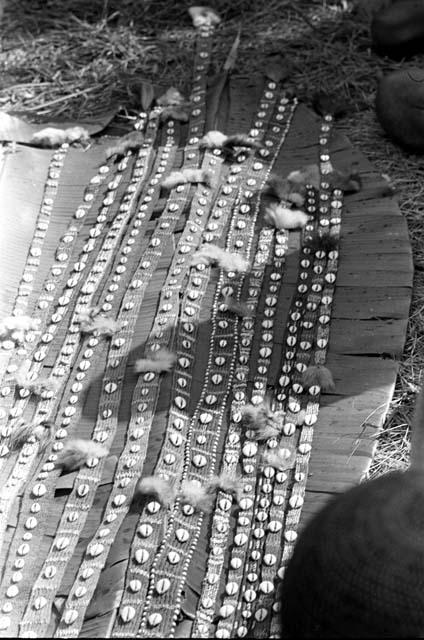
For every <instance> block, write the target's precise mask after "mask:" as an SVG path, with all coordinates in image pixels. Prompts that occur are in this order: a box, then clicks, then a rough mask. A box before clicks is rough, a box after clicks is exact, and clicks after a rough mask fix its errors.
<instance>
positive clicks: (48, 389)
mask: <svg viewBox="0 0 424 640" xmlns="http://www.w3.org/2000/svg"><path fill="white" fill-rule="evenodd" d="M15 381H16V384H17V385H18V387H20V388H21V389H27V390H28V391H31V393H33V394H34V395H36V396H43V395H45V394H51V393H56V392H57V391H58V389H59V387H60V381H59V380H58V379H57V378H35V379H32V378H30V377H29V376H28V372H25V371H23V370H22V369H21V370H19V371H18V372H17V373H16V375H15Z"/></svg>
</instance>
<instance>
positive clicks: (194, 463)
mask: <svg viewBox="0 0 424 640" xmlns="http://www.w3.org/2000/svg"><path fill="white" fill-rule="evenodd" d="M274 89H275V85H274ZM268 94H269V95H268V96H266V97H267V99H272V98H273V92H272V91H271V92H268ZM284 102H285V101H284ZM273 133H274V134H277V133H279V134H280V135H281V128H280V127H277V130H276V131H273ZM269 142H270V143H271V144H270V145H268V146H273V145H274V143H273V142H272V141H269ZM280 144H282V142H280ZM279 146H280V145H278V149H279ZM271 166H272V165H271V163H269V164H267V167H266V168H264V165H263V163H262V162H254V163H253V167H252V170H253V171H254V172H258V171H264V174H265V175H264V176H263V181H262V184H264V183H265V181H266V179H267V175H268V174H269V172H270V170H271ZM249 209H250V207H249ZM258 209H259V206H257V207H256V210H255V211H254V212H252V213H253V216H252V217H251V218H250V220H249V222H250V224H252V225H254V222H255V220H256V216H257V214H258ZM240 210H241V207H240ZM246 213H249V211H246V212H243V215H245V214H246ZM252 228H253V226H252ZM232 231H233V232H234V233H232ZM238 233H239V231H238V229H237V225H236V224H234V225H232V226H231V228H230V233H229V237H228V239H227V246H232V242H233V241H234V237H233V236H234V235H237V234H238ZM244 233H245V234H246V236H247V237H249V240H250V241H249V247H248V253H247V255H249V253H250V245H251V242H252V240H253V238H252V234H251V233H249V228H246V231H245V232H244ZM248 234H249V235H248ZM232 275H233V274H231V273H229V274H228V277H227V278H226V281H227V282H228V283H229V284H231V280H232V278H231V276H232ZM222 280H223V279H222V277H221V278H220V282H221V281H222ZM222 288H223V287H222ZM219 290H220V287H219V285H218V288H217V293H219ZM236 297H237V296H236ZM216 306H217V298H215V302H214V307H213V314H212V325H213V330H212V336H211V343H210V350H209V353H210V354H213V353H216V352H217V349H218V353H219V350H220V349H223V350H225V351H224V352H223V353H225V352H227V351H228V352H229V348H230V345H229V344H228V340H227V338H226V337H225V336H226V335H229V334H228V333H227V332H228V327H225V328H224V334H223V335H224V337H223V338H219V335H220V333H221V331H222V330H220V331H219V332H218V335H217V337H218V344H217V345H216V346H215V344H214V343H215V340H214V335H215V332H214V330H215V329H216V328H218V327H217V318H219V315H220V313H219V309H218V310H217V309H216ZM229 324H231V323H229ZM234 324H235V325H236V323H234ZM233 343H234V346H233V349H232V352H229V353H231V359H230V362H231V366H230V370H229V373H230V377H229V380H230V379H231V375H232V370H233V366H234V361H235V355H236V353H235V349H236V343H237V340H233ZM213 370H214V365H213V364H212V365H208V367H207V370H206V377H205V378H206V380H205V385H204V387H203V390H202V394H201V399H200V406H202V405H203V402H204V403H205V404H206V405H207V406H206V407H205V408H206V409H208V408H209V409H210V408H211V407H213V405H216V406H217V407H218V408H217V410H216V415H217V416H218V418H217V420H216V421H215V422H214V426H215V430H212V429H211V427H209V428H208V427H206V428H205V426H204V425H203V424H202V423H201V421H197V419H196V420H195V421H192V422H191V424H190V429H189V437H188V439H187V447H186V450H187V451H188V450H189V446H188V443H191V442H193V441H195V438H197V437H198V436H199V435H200V436H205V435H209V434H210V435H211V436H212V438H213V440H212V442H211V443H210V444H211V446H210V447H208V449H207V450H206V449H205V450H204V452H203V453H202V454H195V455H196V456H200V457H196V458H195V457H192V456H191V454H190V458H189V459H188V457H187V464H186V465H185V466H186V470H185V473H183V478H184V477H188V478H189V479H201V478H203V479H205V478H207V477H208V475H210V474H211V473H213V468H214V460H215V456H216V447H217V440H218V437H219V431H220V423H221V421H222V409H221V407H222V406H224V405H225V401H226V397H227V395H228V392H229V389H228V386H227V388H226V389H225V395H224V398H223V402H221V403H220V404H219V403H218V396H217V394H216V393H214V389H213V387H212V389H211V392H210V393H208V392H207V389H208V387H209V386H210V382H209V380H211V376H212V375H214V373H213ZM226 384H227V385H228V382H227V383H226ZM224 385H225V383H224ZM219 409H221V410H219ZM208 431H209V433H208ZM205 440H206V442H205V444H206V443H208V444H209V442H208V438H206V439H205ZM202 444H203V443H202ZM201 446H202V445H200V444H199V447H201ZM191 448H192V447H191ZM208 458H209V459H208ZM188 463H189V464H188ZM184 516H185V517H184ZM202 517H203V516H202V515H199V516H197V515H196V514H193V513H186V514H184V511H183V512H182V514H180V513H179V511H178V512H177V514H176V521H178V522H181V524H182V526H186V527H187V526H189V527H190V529H192V530H193V535H192V536H191V539H190V536H189V539H188V540H187V542H188V543H190V544H189V545H187V546H188V547H189V550H188V552H186V551H184V553H185V554H186V555H185V566H184V568H183V569H182V574H181V575H180V576H179V578H180V579H179V580H177V581H175V582H174V584H173V585H172V587H173V588H171V589H170V594H169V595H168V596H167V597H168V601H169V600H171V599H172V601H173V602H174V603H175V608H174V616H173V621H172V625H171V628H170V629H169V628H168V629H169V632H170V633H171V634H172V633H173V631H174V629H175V624H176V619H177V616H178V613H179V608H180V604H181V591H182V587H183V584H184V581H185V577H186V573H187V569H188V565H189V562H190V560H191V556H192V554H193V552H194V550H195V546H196V543H197V539H198V536H199V533H200V527H201V522H202ZM188 519H189V520H190V521H191V522H187V520H188ZM165 549H166V545H164V546H163V547H162V548H161V549H160V551H159V554H158V556H157V557H158V558H161V557H163V556H164V555H165ZM156 564H158V565H159V562H158V563H154V564H153V567H152V571H151V582H150V588H149V593H148V596H147V599H146V608H145V611H144V613H143V620H142V626H141V628H140V631H141V632H142V633H147V631H145V630H144V631H143V628H144V629H145V623H146V618H147V617H148V615H149V607H150V608H159V607H160V604H159V602H157V601H155V602H152V604H150V603H151V600H152V597H153V587H152V585H153V584H154V581H155V580H156V573H159V574H160V572H161V571H163V570H166V569H165V566H166V565H165V564H164V561H162V563H161V564H162V565H163V566H164V569H158V570H156ZM158 632H160V633H163V632H165V631H164V629H163V627H161V628H160V630H158Z"/></svg>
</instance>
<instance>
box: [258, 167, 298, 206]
mask: <svg viewBox="0 0 424 640" xmlns="http://www.w3.org/2000/svg"><path fill="white" fill-rule="evenodd" d="M265 193H266V194H267V195H269V196H271V197H273V198H277V200H280V201H283V202H290V203H291V204H295V205H296V206H297V207H301V206H303V204H304V203H305V194H306V189H305V188H304V186H303V185H301V184H297V183H290V182H289V181H288V180H287V179H285V180H284V179H283V178H280V177H279V176H277V175H275V173H273V174H271V175H270V177H269V178H268V180H267V182H266V185H265Z"/></svg>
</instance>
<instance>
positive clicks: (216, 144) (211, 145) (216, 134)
mask: <svg viewBox="0 0 424 640" xmlns="http://www.w3.org/2000/svg"><path fill="white" fill-rule="evenodd" d="M226 139H227V136H226V135H225V133H222V132H221V131H215V130H214V131H208V132H207V133H206V134H205V135H204V136H203V138H201V140H200V142H199V147H200V148H201V149H203V148H206V149H222V147H223V146H224V143H225V141H226Z"/></svg>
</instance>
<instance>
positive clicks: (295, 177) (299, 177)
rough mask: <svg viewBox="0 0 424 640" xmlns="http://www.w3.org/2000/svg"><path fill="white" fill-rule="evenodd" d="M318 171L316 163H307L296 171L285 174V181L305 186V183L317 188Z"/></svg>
mask: <svg viewBox="0 0 424 640" xmlns="http://www.w3.org/2000/svg"><path fill="white" fill-rule="evenodd" d="M320 179H321V176H320V172H319V166H318V165H317V164H307V165H305V166H304V167H301V168H300V169H296V171H291V172H290V173H289V174H288V176H287V181H288V182H289V183H290V184H292V185H299V186H302V187H305V186H306V185H307V184H309V185H311V186H312V187H315V189H319V185H320Z"/></svg>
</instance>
